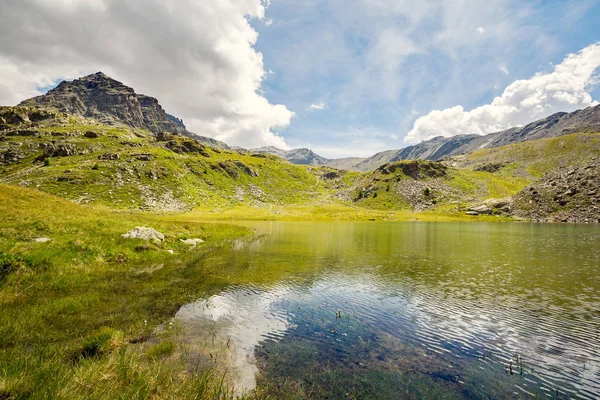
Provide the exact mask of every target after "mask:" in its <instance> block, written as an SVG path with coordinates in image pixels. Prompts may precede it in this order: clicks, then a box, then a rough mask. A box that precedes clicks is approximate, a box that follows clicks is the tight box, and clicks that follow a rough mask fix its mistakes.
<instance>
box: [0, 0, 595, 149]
mask: <svg viewBox="0 0 600 400" xmlns="http://www.w3.org/2000/svg"><path fill="white" fill-rule="evenodd" d="M599 21H600V0H550V1H547V0H544V1H542V0H301V1H298V0H270V1H269V0H215V1H198V0H177V1H164V0H128V1H122V0H94V1H89V0H61V1H57V0H19V1H0V104H1V105H14V104H17V103H19V102H20V101H22V100H23V99H26V98H29V97H32V96H36V95H39V94H41V93H43V92H44V91H46V90H48V89H50V88H52V87H53V86H54V85H56V84H57V83H58V82H60V81H62V80H71V79H74V78H77V77H80V76H84V75H88V74H91V73H95V72H97V71H103V72H104V73H106V74H108V75H109V76H111V77H113V78H115V79H117V80H119V81H121V82H123V83H125V84H126V85H129V86H131V87H133V88H134V89H135V90H136V91H137V92H138V93H144V94H147V95H150V96H154V97H156V98H158V100H159V101H160V104H161V105H162V106H163V107H164V108H165V110H166V111H167V112H169V113H171V114H173V115H176V116H178V117H180V118H182V119H183V120H184V122H185V124H186V126H187V127H188V129H190V130H191V131H192V132H195V133H197V134H200V135H202V136H210V137H214V138H216V139H219V140H222V141H224V142H226V143H228V144H230V145H236V146H242V147H245V148H255V147H260V146H265V145H274V146H277V147H280V148H287V149H289V148H295V147H309V148H312V149H313V150H315V151H316V152H317V153H319V154H321V155H323V156H326V157H331V158H334V157H346V156H370V155H372V154H374V153H376V152H378V151H382V150H386V149H397V148H402V147H405V146H407V145H409V144H413V143H418V142H419V141H422V140H427V139H429V138H431V137H435V136H439V135H442V136H452V135H457V134H466V133H475V134H485V133H489V132H494V131H499V130H503V129H506V128H508V127H511V126H515V125H523V124H526V123H528V122H531V121H534V120H536V119H540V118H543V117H546V116H548V115H550V114H552V113H554V112H557V111H573V110H576V109H579V108H585V107H588V106H592V105H595V104H596V103H597V102H596V100H599V99H600V90H599V89H598V82H600V79H599V76H598V74H599V73H600V29H598V25H599V24H598V22H599Z"/></svg>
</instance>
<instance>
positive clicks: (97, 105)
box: [0, 74, 600, 220]
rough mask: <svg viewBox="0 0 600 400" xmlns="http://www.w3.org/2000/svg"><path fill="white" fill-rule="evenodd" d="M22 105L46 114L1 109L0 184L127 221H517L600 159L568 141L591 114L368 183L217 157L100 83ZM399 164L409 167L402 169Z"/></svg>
mask: <svg viewBox="0 0 600 400" xmlns="http://www.w3.org/2000/svg"><path fill="white" fill-rule="evenodd" d="M73 96H74V97H73ZM123 96H125V97H123ZM70 99H75V100H73V102H72V100H70ZM103 99H104V100H103ZM106 99H108V100H106ZM119 99H120V100H119ZM125 100H127V101H129V102H130V104H128V103H127V101H125ZM136 102H137V103H136ZM144 102H147V103H144ZM72 103H73V104H72ZM23 104H44V105H45V107H37V106H36V107H33V106H24V105H23V106H18V107H0V182H1V183H6V184H11V185H20V186H24V187H29V188H33V189H37V190H40V191H43V192H47V193H50V194H54V195H57V196H60V197H63V198H66V199H69V200H71V201H73V202H75V203H81V204H95V205H102V206H107V207H110V208H116V209H127V210H148V211H188V210H192V209H194V208H202V209H204V210H211V212H216V213H220V212H222V210H224V209H232V208H236V207H237V208H244V209H246V212H248V213H251V214H254V212H253V211H250V210H259V209H260V210H269V211H268V213H272V214H274V215H276V214H277V213H280V212H282V210H283V209H291V208H294V207H296V208H297V207H306V206H308V205H310V206H311V207H325V208H327V207H330V208H333V209H336V208H339V207H341V208H342V209H343V208H344V207H349V208H350V209H352V210H354V211H352V212H357V210H379V211H403V212H422V211H431V212H441V213H446V214H454V215H463V216H464V213H465V212H467V211H468V212H470V213H471V214H480V213H483V214H489V213H497V214H503V215H510V214H511V213H512V215H515V216H519V217H522V216H524V215H525V214H523V213H521V212H520V210H521V209H522V204H523V203H522V202H515V204H514V207H513V205H512V201H511V200H510V199H512V197H513V196H515V195H517V194H518V193H519V192H521V191H522V190H523V189H525V188H526V187H528V185H536V184H538V183H537V182H536V180H537V179H544V176H545V175H546V174H548V173H552V172H553V171H556V170H558V169H563V168H565V167H570V166H573V167H576V166H578V165H581V164H583V163H585V162H587V161H589V160H591V159H592V158H593V157H598V156H600V136H599V135H598V134H597V133H583V132H579V133H574V134H567V133H568V132H569V131H570V130H573V129H576V127H581V129H582V130H583V131H586V130H589V131H594V129H597V128H596V125H595V123H596V121H597V118H598V114H599V113H600V112H599V110H600V108H598V107H596V108H589V109H586V110H583V111H580V112H575V113H571V114H560V115H558V116H556V117H555V118H554V119H547V120H544V122H538V123H535V124H531V125H528V126H526V127H523V128H520V129H512V130H509V131H505V132H501V133H498V134H492V135H487V136H484V137H479V136H478V137H472V136H465V137H457V138H453V139H452V140H451V141H449V139H444V138H436V139H432V140H430V141H428V142H424V143H422V144H420V145H418V146H420V147H417V146H413V147H411V148H406V149H403V150H401V151H400V152H397V151H394V150H390V151H387V152H383V153H380V154H379V155H376V156H374V157H372V158H371V159H370V161H368V160H362V161H361V162H360V163H359V164H360V165H363V167H364V169H369V170H370V171H368V172H364V173H360V172H354V171H347V170H340V169H336V168H332V167H331V166H330V165H332V164H333V165H335V162H336V161H338V165H336V166H337V167H339V166H340V164H345V165H348V164H350V163H351V162H353V161H354V160H349V159H342V160H327V159H324V158H322V157H319V156H318V155H316V154H315V153H313V152H312V151H310V150H308V149H296V150H292V151H283V150H280V149H277V148H273V147H269V148H261V149H256V150H251V151H248V150H243V149H240V150H236V151H233V150H231V149H228V148H226V149H224V148H222V146H220V145H219V144H218V143H217V145H216V146H213V143H212V142H211V141H210V140H209V139H202V138H198V137H196V136H193V135H191V134H190V133H189V132H187V130H185V127H184V126H183V124H182V123H181V121H179V120H177V119H176V118H174V117H170V116H168V114H166V113H165V112H164V111H163V110H162V107H160V105H159V103H158V101H156V100H155V99H154V100H152V101H150V100H148V98H147V97H146V96H141V95H136V94H135V92H134V91H133V89H130V88H127V87H126V86H124V85H122V84H121V83H119V82H117V81H114V80H112V79H111V78H108V77H106V76H105V75H103V74H95V75H93V76H88V77H84V78H81V79H79V80H75V81H73V82H69V83H63V84H61V85H59V87H57V88H56V89H54V90H53V91H50V92H49V93H48V94H47V95H45V96H40V97H38V98H35V99H32V100H28V101H26V102H24V103H23ZM136 104H138V105H140V108H136V107H137V106H136ZM142 104H146V105H148V104H150V105H151V107H150V106H144V107H142ZM73 107H75V108H73ZM60 110H63V111H60ZM135 110H137V111H139V113H137V111H136V112H134V111H135ZM92 116H94V117H96V118H97V119H96V118H92ZM151 118H157V123H156V124H154V123H152V120H151ZM159 127H161V128H167V129H170V131H168V130H162V129H158V128H159ZM540 136H551V137H549V138H542V139H536V138H537V137H540ZM530 139H531V140H530ZM481 140H487V141H488V142H486V143H487V145H489V146H492V147H490V148H484V149H480V150H477V151H470V152H469V153H467V154H463V155H456V156H445V157H444V159H443V161H442V162H437V161H429V160H420V161H419V160H418V159H419V158H438V157H441V154H446V155H447V154H454V153H455V152H457V151H459V149H460V148H470V147H468V146H474V145H473V143H474V142H475V141H481ZM522 140H523V142H519V143H512V144H508V145H504V146H501V147H495V146H496V145H500V144H502V143H503V142H505V141H508V142H510V141H522ZM484 147H485V146H484ZM419 149H420V150H419ZM269 153H273V154H275V155H272V154H269ZM403 157H409V158H414V159H416V161H415V160H412V161H406V160H402V159H399V160H398V158H403ZM390 159H392V161H388V160H390ZM288 160H289V161H288ZM301 164H302V165H301ZM326 164H327V165H326ZM371 169H373V170H371ZM521 197H522V196H521ZM494 199H496V200H494ZM490 202H491V203H490ZM488 203H489V204H496V205H498V204H501V206H498V207H495V206H492V207H490V206H489V205H488ZM494 207H495V208H494ZM496 208H497V209H496ZM471 209H472V210H471ZM259 214H260V213H259ZM261 215H263V214H261ZM527 215H532V214H527ZM591 219H592V220H595V217H594V216H593V215H592V216H591Z"/></svg>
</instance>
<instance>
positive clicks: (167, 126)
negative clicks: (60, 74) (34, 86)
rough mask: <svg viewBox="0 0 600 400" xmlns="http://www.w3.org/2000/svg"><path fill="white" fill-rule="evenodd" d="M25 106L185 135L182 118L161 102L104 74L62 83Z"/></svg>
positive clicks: (111, 123)
mask: <svg viewBox="0 0 600 400" xmlns="http://www.w3.org/2000/svg"><path fill="white" fill-rule="evenodd" d="M20 105H22V106H38V107H44V108H54V109H58V110H59V111H61V112H65V113H68V114H74V115H80V116H83V117H91V118H94V119H96V120H98V121H99V122H101V123H103V124H107V125H115V124H117V123H124V124H125V125H128V126H131V127H132V128H143V129H148V130H149V131H151V132H154V133H157V132H160V131H167V132H177V133H185V132H186V128H185V125H184V124H183V122H182V121H181V120H180V119H177V118H175V117H173V116H172V115H169V114H167V113H166V112H165V110H163V108H162V107H161V106H160V104H158V100H156V99H155V98H153V97H150V96H145V95H143V94H136V93H135V91H134V90H133V89H132V88H130V87H128V86H125V85H123V84H122V83H121V82H118V81H116V80H114V79H112V78H110V77H108V76H106V75H104V74H103V73H102V72H98V73H95V74H92V75H88V76H85V77H83V78H79V79H75V80H74V81H71V82H67V81H63V82H61V83H60V84H59V85H58V86H57V87H56V88H54V89H52V90H50V91H49V92H48V93H46V94H44V95H41V96H38V97H34V98H32V99H29V100H25V101H24V102H22V103H21V104H20Z"/></svg>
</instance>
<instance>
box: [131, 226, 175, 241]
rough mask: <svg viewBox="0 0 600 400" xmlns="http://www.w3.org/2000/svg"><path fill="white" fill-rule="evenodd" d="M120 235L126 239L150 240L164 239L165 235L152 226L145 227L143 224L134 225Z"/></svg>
mask: <svg viewBox="0 0 600 400" xmlns="http://www.w3.org/2000/svg"><path fill="white" fill-rule="evenodd" d="M121 236H123V237H124V238H126V239H140V240H152V241H153V242H162V241H163V240H165V235H163V234H162V233H160V232H158V231H157V230H155V229H153V228H147V227H145V226H136V227H135V228H134V229H132V230H130V231H129V232H127V233H125V234H123V235H121Z"/></svg>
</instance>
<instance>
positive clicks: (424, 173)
mask: <svg viewBox="0 0 600 400" xmlns="http://www.w3.org/2000/svg"><path fill="white" fill-rule="evenodd" d="M446 170H447V167H446V166H445V165H443V164H441V163H438V162H434V161H420V160H413V161H404V162H396V163H388V164H384V165H382V166H381V167H379V168H377V171H379V172H381V173H382V174H383V175H390V174H394V173H402V174H404V175H406V176H408V177H409V178H412V179H417V180H420V179H425V178H441V177H443V176H446Z"/></svg>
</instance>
